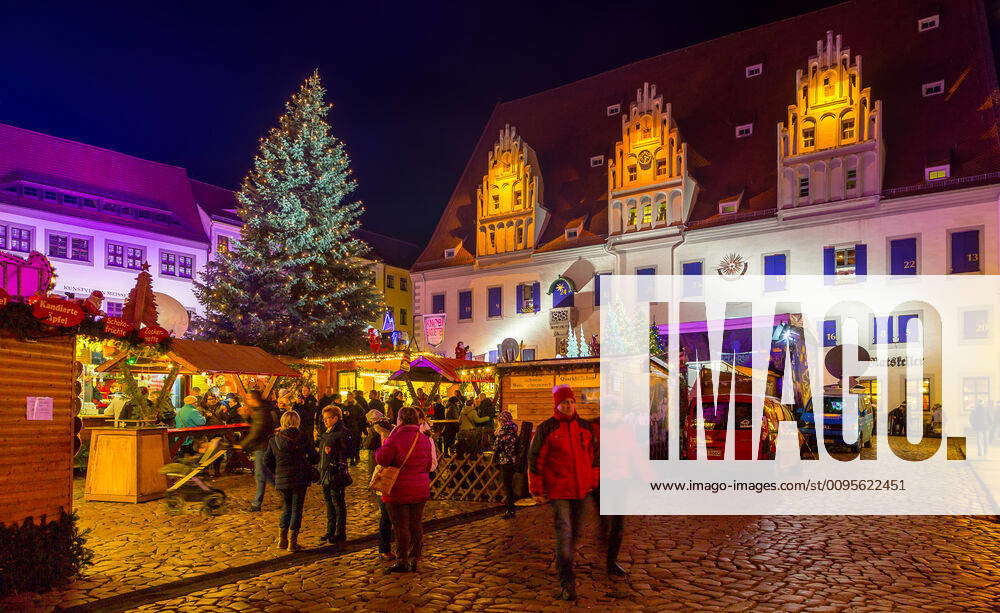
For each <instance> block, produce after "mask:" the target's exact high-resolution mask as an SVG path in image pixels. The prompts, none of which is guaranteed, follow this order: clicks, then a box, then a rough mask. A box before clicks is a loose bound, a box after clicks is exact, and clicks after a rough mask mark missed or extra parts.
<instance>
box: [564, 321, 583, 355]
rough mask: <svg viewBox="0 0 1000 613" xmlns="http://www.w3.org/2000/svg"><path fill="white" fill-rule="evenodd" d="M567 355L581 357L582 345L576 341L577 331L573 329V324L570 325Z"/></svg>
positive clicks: (567, 337)
mask: <svg viewBox="0 0 1000 613" xmlns="http://www.w3.org/2000/svg"><path fill="white" fill-rule="evenodd" d="M566 357H567V358H578V357H580V345H579V344H578V343H577V342H576V332H575V331H574V330H573V326H572V325H570V327H569V334H568V335H567V336H566Z"/></svg>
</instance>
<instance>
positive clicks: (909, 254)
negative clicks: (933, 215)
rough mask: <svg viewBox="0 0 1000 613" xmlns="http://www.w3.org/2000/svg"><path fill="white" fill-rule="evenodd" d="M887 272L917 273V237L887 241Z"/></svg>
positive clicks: (898, 273) (900, 273)
mask: <svg viewBox="0 0 1000 613" xmlns="http://www.w3.org/2000/svg"><path fill="white" fill-rule="evenodd" d="M889 274H892V275H915V274H917V239H915V238H900V239H897V240H894V241H892V242H891V243H889Z"/></svg>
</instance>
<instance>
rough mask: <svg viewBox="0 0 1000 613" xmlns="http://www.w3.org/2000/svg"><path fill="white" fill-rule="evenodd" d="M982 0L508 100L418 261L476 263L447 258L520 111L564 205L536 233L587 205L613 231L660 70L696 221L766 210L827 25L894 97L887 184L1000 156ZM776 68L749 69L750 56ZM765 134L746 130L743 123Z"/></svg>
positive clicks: (868, 17) (745, 39)
mask: <svg viewBox="0 0 1000 613" xmlns="http://www.w3.org/2000/svg"><path fill="white" fill-rule="evenodd" d="M982 4H983V3H982V2H981V1H980V0H952V1H950V2H947V3H940V2H926V1H922V0H857V1H852V2H845V3H843V4H839V5H836V6H833V7H830V8H827V9H823V10H819V11H816V12H813V13H809V14H806V15H801V16H798V17H793V18H790V19H786V20H784V21H779V22H776V23H771V24H768V25H765V26H761V27H758V28H754V29H751V30H746V31H743V32H739V33H736V34H732V35H729V36H725V37H722V38H719V39H715V40H712V41H708V42H704V43H700V44H697V45H693V46H691V47H687V48H684V49H679V50H676V51H671V52H669V53H665V54H663V55H659V56H656V57H652V58H649V59H645V60H641V61H638V62H635V63H633V64H629V65H627V66H623V67H621V68H617V69H615V70H612V71H609V72H605V73H603V74H599V75H596V76H593V77H590V78H587V79H583V80H581V81H577V82H575V83H570V84H568V85H564V86H561V87H558V88H555V89H551V90H548V91H544V92H541V93H538V94H535V95H532V96H528V97H526V98H521V99H518V100H513V101H510V102H505V103H502V104H500V105H498V106H497V107H496V108H495V109H494V111H493V113H492V115H491V116H490V118H489V120H488V121H487V124H486V126H485V127H484V129H483V133H482V135H481V136H480V139H479V142H478V143H477V145H476V147H475V149H474V150H473V152H472V155H471V157H470V159H469V163H468V164H467V166H466V168H465V171H464V172H463V174H462V176H461V177H460V178H459V180H458V183H457V185H456V187H455V190H454V192H453V194H452V196H451V199H450V200H449V202H448V203H447V205H446V207H445V210H444V213H443V214H442V217H441V220H440V222H439V223H438V227H437V228H436V230H435V232H434V234H433V236H432V237H431V240H430V241H429V243H428V245H427V247H426V248H425V250H424V252H423V253H422V254H421V256H420V258H419V259H418V260H417V262H416V264H415V265H414V269H416V270H419V269H427V268H435V267H443V266H451V265H456V264H460V263H465V262H466V261H467V260H468V259H469V258H455V259H451V260H447V261H445V260H443V259H442V253H443V251H444V249H446V248H449V247H453V246H455V244H456V243H457V242H458V241H462V242H463V244H464V246H465V249H466V250H467V251H470V252H473V253H474V252H475V234H474V228H473V226H474V224H475V191H476V187H478V186H479V184H480V182H481V181H482V176H483V174H484V172H485V170H486V163H487V161H486V160H487V153H488V151H489V150H490V148H491V147H492V146H493V143H494V141H495V140H496V139H497V135H498V133H499V131H500V130H501V129H503V127H504V126H505V125H507V124H510V125H511V126H514V127H516V128H517V132H518V134H520V135H521V136H522V137H523V138H524V140H525V142H527V143H528V144H529V145H530V146H531V147H533V148H534V150H535V152H536V154H537V156H538V161H539V166H540V171H541V174H542V178H543V181H544V203H543V204H544V206H545V207H546V208H547V209H548V210H549V212H550V213H551V217H550V219H549V221H548V223H546V225H545V227H544V228H543V229H542V234H541V236H540V237H539V239H538V241H537V244H538V245H539V246H544V249H546V250H552V249H553V248H567V247H571V246H573V244H572V242H571V241H564V244H562V245H560V244H558V243H555V244H550V243H552V241H553V240H555V239H556V238H558V237H559V236H560V235H562V233H563V231H564V228H565V224H566V222H567V221H569V220H571V219H574V218H577V217H581V216H586V219H587V222H586V224H585V226H584V229H585V230H586V231H587V232H589V233H591V234H594V235H597V236H606V235H607V231H608V229H607V212H606V209H607V167H606V166H599V167H591V166H590V163H589V160H590V157H591V156H594V155H605V156H608V155H610V153H611V151H612V150H613V148H614V144H615V142H616V141H617V140H619V139H620V138H621V116H617V115H616V116H612V117H608V116H607V113H606V109H607V107H608V106H609V105H612V104H619V103H620V104H621V105H622V109H623V110H624V109H626V108H627V107H628V104H629V103H630V102H631V101H632V100H633V99H634V98H635V92H636V89H638V88H641V87H642V85H643V83H644V82H647V81H648V82H650V83H654V84H656V86H657V89H658V91H659V92H660V93H662V95H663V100H664V102H669V103H670V104H671V105H672V107H673V115H674V117H675V118H676V121H677V125H678V127H679V129H680V132H681V135H682V137H683V138H684V140H685V141H686V142H687V144H688V158H689V165H690V172H691V174H692V176H693V177H694V178H695V180H696V181H697V182H698V185H699V190H698V194H697V198H696V201H695V204H694V207H693V209H692V213H691V217H690V219H689V222H691V223H693V224H694V225H698V224H699V223H705V220H707V219H708V218H709V217H711V216H712V215H715V214H717V212H718V208H717V206H718V202H719V200H720V199H721V198H724V197H726V196H727V195H731V194H734V193H740V192H741V191H742V192H744V200H743V203H744V204H743V205H742V206H741V211H743V213H745V214H746V215H750V216H753V215H754V213H756V212H759V213H761V214H767V213H766V212H768V211H770V210H773V209H774V208H775V206H776V176H775V172H776V167H777V136H776V132H777V128H776V126H777V124H778V122H780V121H784V120H785V119H786V113H787V108H788V105H789V104H792V103H793V102H794V101H795V100H794V97H795V92H794V91H793V90H794V87H795V85H794V84H795V72H796V70H798V69H800V68H801V69H803V70H804V69H805V67H806V60H807V58H808V57H809V56H811V55H814V54H815V52H816V41H817V40H820V39H822V38H825V36H826V31H827V30H833V31H834V32H835V33H837V34H842V35H843V41H844V45H845V46H848V47H850V49H851V53H852V55H861V56H862V80H863V83H862V86H863V87H865V86H870V87H871V91H872V98H873V99H875V100H881V101H882V109H883V134H884V140H885V147H886V162H885V177H884V181H883V189H884V190H891V189H894V188H901V187H906V186H911V185H916V184H919V183H921V182H922V181H923V170H924V165H925V163H926V162H927V161H928V160H929V159H930V158H932V157H934V156H935V155H937V154H938V153H937V152H940V151H949V150H950V151H951V156H952V157H951V159H952V177H971V176H974V175H978V174H981V173H986V172H990V171H994V170H996V169H998V168H1000V153H998V134H997V128H996V125H997V117H998V109H997V102H998V99H997V93H996V89H997V80H996V74H995V70H994V67H993V61H992V52H991V50H990V45H989V37H988V32H987V30H986V18H985V15H984V14H983V7H982ZM934 13H940V15H941V24H940V27H938V28H936V29H934V30H930V31H927V32H922V33H921V32H918V31H917V21H918V20H919V19H921V18H923V17H927V16H929V15H931V14H934ZM757 63H762V64H763V73H762V74H761V75H760V76H757V77H754V78H750V79H748V78H746V75H745V70H744V69H745V67H746V66H749V65H752V64H757ZM942 78H943V79H945V84H946V88H947V91H946V92H945V93H944V94H943V95H938V96H933V97H928V98H923V97H922V95H921V85H922V84H923V83H926V82H931V81H936V80H938V79H942ZM747 123H753V124H754V130H753V135H752V136H750V137H747V138H740V139H736V138H735V128H736V126H738V125H742V124H747Z"/></svg>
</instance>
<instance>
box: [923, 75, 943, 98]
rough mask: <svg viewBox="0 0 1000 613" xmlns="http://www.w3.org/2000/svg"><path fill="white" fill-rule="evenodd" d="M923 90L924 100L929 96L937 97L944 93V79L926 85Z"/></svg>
mask: <svg viewBox="0 0 1000 613" xmlns="http://www.w3.org/2000/svg"><path fill="white" fill-rule="evenodd" d="M921 89H922V91H923V94H924V98H927V97H928V96H936V95H938V94H940V93H942V92H944V79H942V80H940V81H934V82H932V83H924V85H923V87H922V88H921Z"/></svg>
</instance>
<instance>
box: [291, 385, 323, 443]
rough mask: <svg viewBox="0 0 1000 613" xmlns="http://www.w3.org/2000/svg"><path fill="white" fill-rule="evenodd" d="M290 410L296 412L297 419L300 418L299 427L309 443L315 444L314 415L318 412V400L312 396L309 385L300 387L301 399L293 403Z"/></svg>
mask: <svg viewBox="0 0 1000 613" xmlns="http://www.w3.org/2000/svg"><path fill="white" fill-rule="evenodd" d="M292 410H294V411H295V412H296V413H298V414H299V419H301V420H302V425H301V426H300V427H299V429H300V430H302V434H304V435H305V436H306V438H308V439H309V442H310V444H312V445H313V446H315V445H316V435H315V430H316V417H317V413H318V412H319V402H318V401H317V400H316V396H313V393H312V390H311V389H310V388H309V387H303V388H302V400H301V401H299V402H297V403H295V406H293V407H292Z"/></svg>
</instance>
